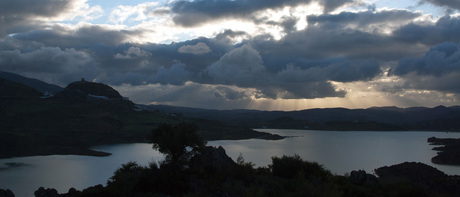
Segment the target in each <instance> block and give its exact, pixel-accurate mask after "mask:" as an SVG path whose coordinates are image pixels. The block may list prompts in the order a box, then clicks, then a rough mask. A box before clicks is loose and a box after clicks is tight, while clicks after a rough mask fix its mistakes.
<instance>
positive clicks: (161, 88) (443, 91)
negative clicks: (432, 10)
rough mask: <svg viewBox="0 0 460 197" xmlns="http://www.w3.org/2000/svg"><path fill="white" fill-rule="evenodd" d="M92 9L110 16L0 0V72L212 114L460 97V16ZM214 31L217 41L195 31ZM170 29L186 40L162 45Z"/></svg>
mask: <svg viewBox="0 0 460 197" xmlns="http://www.w3.org/2000/svg"><path fill="white" fill-rule="evenodd" d="M423 2H425V3H430V4H433V5H437V6H443V7H446V6H447V7H449V8H451V9H458V7H457V6H458V5H457V4H456V3H453V2H451V1H449V2H447V1H434V0H425V1H423ZM31 3H32V4H33V5H35V4H37V5H36V6H30V5H31ZM306 5H308V6H311V5H318V6H319V7H320V8H321V9H320V11H321V12H317V13H315V14H312V13H311V12H310V11H309V10H304V8H305V6H306ZM5 6H8V9H6V7H5ZM364 7H367V6H364ZM85 10H86V12H87V13H88V15H90V16H97V15H98V14H100V13H102V11H101V10H99V7H98V6H89V5H88V3H87V2H86V1H81V0H69V1H58V2H56V1H47V0H44V1H40V3H37V2H29V1H14V2H10V1H0V11H1V12H0V16H1V20H0V70H2V71H9V72H14V73H18V74H23V75H25V76H28V77H34V78H38V79H41V80H44V81H46V82H50V83H55V84H58V85H61V86H65V85H67V84H68V83H70V82H72V81H75V80H78V79H80V78H82V77H84V78H86V79H88V80H95V81H98V82H103V83H108V84H109V85H112V86H115V87H117V88H118V89H119V90H120V91H122V92H124V93H126V94H127V96H130V97H133V98H134V99H136V100H135V101H136V102H141V103H151V102H154V103H163V104H176V105H184V106H200V107H203V106H206V105H208V106H207V108H246V107H250V106H251V105H254V103H258V102H259V104H260V103H270V102H272V103H277V102H281V101H283V102H292V103H294V102H307V101H313V100H314V101H315V102H316V101H318V100H322V99H323V100H325V101H326V102H327V101H329V100H330V99H342V100H346V99H349V98H357V97H358V96H357V95H359V94H363V95H364V94H368V95H370V94H371V93H370V91H371V90H372V91H374V92H372V94H373V95H379V96H381V95H385V94H387V95H391V97H392V98H396V97H397V96H398V95H414V93H413V92H414V91H421V92H423V91H425V93H426V92H431V93H430V95H431V96H433V95H443V96H442V97H443V98H447V97H449V98H450V97H452V98H457V94H459V93H460V90H459V88H458V87H457V86H458V84H459V82H460V81H459V79H460V78H459V77H460V76H459V75H460V67H459V65H460V61H459V59H460V52H459V51H460V49H459V48H460V47H459V43H460V15H458V14H456V13H452V14H448V15H445V16H442V17H438V18H435V17H431V16H429V15H427V14H426V13H423V12H420V11H415V10H409V9H396V8H395V9H379V8H376V7H372V6H369V8H368V9H365V8H363V2H362V1H352V0H347V1H337V0H328V1H316V0H309V1H297V0H293V1H275V0H269V1H266V0H264V1H261V0H256V1H243V0H235V1H229V0H228V1H227V0H222V1H210V0H198V1H172V2H166V3H164V4H161V3H158V2H156V3H148V2H147V3H142V4H139V5H137V6H115V8H114V9H113V10H112V11H111V12H107V21H108V23H107V24H96V23H91V22H90V19H88V17H86V19H85V16H84V14H82V13H83V11H85ZM90 18H91V17H90ZM229 20H230V22H229ZM69 21H70V22H69ZM130 21H137V22H138V23H136V24H135V25H133V26H127V25H126V24H128V23H130ZM235 21H237V22H235ZM109 23H110V24H109ZM219 23H222V26H219ZM207 24H212V25H209V26H206V25H207ZM228 24H233V26H232V25H228ZM235 24H236V25H235ZM210 26H212V27H210ZM214 26H218V27H219V28H220V29H217V30H216V29H213V31H214V30H215V33H214V34H210V35H211V36H206V37H205V36H202V35H201V34H200V33H195V34H193V33H191V34H187V35H185V34H186V33H184V32H192V30H194V31H196V32H205V31H207V30H202V29H200V28H214ZM243 26H244V27H243ZM242 27H243V28H242ZM194 28H195V29H194ZM166 30H172V32H171V34H172V36H171V37H180V36H185V37H186V39H181V40H178V41H171V40H169V37H168V39H166V40H164V42H154V41H153V40H155V39H156V37H155V36H157V35H163V34H167V33H168V32H165V31H166ZM356 84H360V85H359V87H358V86H357V85H356ZM357 92H359V94H358V93H357ZM433 97H434V96H433ZM438 97H439V96H438ZM413 98H416V96H413ZM328 99H329V100H328ZM449 102H450V101H449ZM456 102H457V103H458V101H457V100H455V99H452V103H453V104H455V103H456Z"/></svg>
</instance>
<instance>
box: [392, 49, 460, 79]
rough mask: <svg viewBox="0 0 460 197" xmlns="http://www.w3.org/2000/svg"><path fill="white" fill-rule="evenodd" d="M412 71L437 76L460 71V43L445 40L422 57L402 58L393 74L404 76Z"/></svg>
mask: <svg viewBox="0 0 460 197" xmlns="http://www.w3.org/2000/svg"><path fill="white" fill-rule="evenodd" d="M411 72H414V73H416V74H417V75H431V76H437V77H441V76H443V75H446V74H449V73H452V72H460V44H457V43H452V42H444V43H441V44H438V45H436V46H435V47H433V48H431V49H430V50H429V51H428V52H426V53H425V55H424V56H422V57H418V58H405V59H402V60H400V61H399V63H398V66H397V67H396V68H394V69H393V70H392V71H391V74H393V75H398V76H403V75H406V74H408V73H411Z"/></svg>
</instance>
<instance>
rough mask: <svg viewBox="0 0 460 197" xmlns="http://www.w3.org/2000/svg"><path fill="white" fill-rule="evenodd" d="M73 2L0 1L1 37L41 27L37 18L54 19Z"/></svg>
mask: <svg viewBox="0 0 460 197" xmlns="http://www.w3.org/2000/svg"><path fill="white" fill-rule="evenodd" d="M72 3H73V1H72V0H63V1H54V0H38V1H29V0H14V1H11V0H0V37H4V36H5V35H7V34H10V33H16V32H18V31H23V30H25V29H32V28H34V27H37V26H41V24H40V23H38V22H37V21H36V18H37V17H54V16H58V15H59V14H60V13H63V12H66V11H67V10H68V9H69V8H71V6H72Z"/></svg>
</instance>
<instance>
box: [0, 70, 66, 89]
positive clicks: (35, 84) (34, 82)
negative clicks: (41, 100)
mask: <svg viewBox="0 0 460 197" xmlns="http://www.w3.org/2000/svg"><path fill="white" fill-rule="evenodd" d="M0 78H2V79H6V80H9V81H13V82H16V83H20V84H22V85H25V86H28V87H32V88H34V89H36V90H38V91H40V92H43V93H49V94H55V93H57V92H59V91H61V90H62V89H63V88H62V87H60V86H57V85H53V84H48V83H45V82H43V81H40V80H38V79H31V78H27V77H23V76H21V75H18V74H14V73H9V72H4V71H0Z"/></svg>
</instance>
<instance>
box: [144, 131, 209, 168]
mask: <svg viewBox="0 0 460 197" xmlns="http://www.w3.org/2000/svg"><path fill="white" fill-rule="evenodd" d="M197 131H198V126H196V125H195V124H191V123H185V122H182V123H179V124H177V125H172V124H166V123H163V124H161V125H159V126H158V127H157V128H155V129H153V130H152V135H151V142H153V149H156V150H158V151H160V152H161V153H163V154H165V155H166V162H170V163H171V164H179V163H182V162H187V161H188V160H189V159H190V158H191V157H192V156H193V155H194V154H196V153H197V151H198V150H199V149H200V148H203V147H204V146H205V145H206V143H205V142H204V141H203V140H201V139H200V138H199V136H198V135H197Z"/></svg>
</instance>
